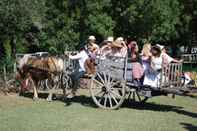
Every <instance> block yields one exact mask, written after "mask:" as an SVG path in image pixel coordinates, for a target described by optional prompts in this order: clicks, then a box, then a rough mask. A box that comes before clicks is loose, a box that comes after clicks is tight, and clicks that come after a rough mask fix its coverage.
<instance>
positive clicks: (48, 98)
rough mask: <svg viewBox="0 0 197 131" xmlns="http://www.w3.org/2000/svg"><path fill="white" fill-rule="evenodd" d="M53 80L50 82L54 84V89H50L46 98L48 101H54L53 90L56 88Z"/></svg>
mask: <svg viewBox="0 0 197 131" xmlns="http://www.w3.org/2000/svg"><path fill="white" fill-rule="evenodd" d="M53 82H54V80H53V79H52V83H50V84H52V85H51V86H53V87H52V89H50V90H49V95H48V97H47V99H46V100H47V101H52V97H53V91H54V88H55V87H54V83H53Z"/></svg>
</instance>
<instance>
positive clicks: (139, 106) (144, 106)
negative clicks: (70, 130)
mask: <svg viewBox="0 0 197 131" xmlns="http://www.w3.org/2000/svg"><path fill="white" fill-rule="evenodd" d="M23 96H24V97H28V98H31V99H32V98H33V94H32V93H25V94H23ZM47 96H48V94H47V93H39V98H47ZM56 100H59V101H62V102H65V106H66V107H67V106H70V105H72V103H79V104H81V105H83V106H87V107H92V108H98V107H97V106H96V104H95V103H94V102H93V100H92V98H91V97H88V96H85V95H81V96H75V97H73V98H72V99H62V97H57V98H56ZM121 108H132V109H136V110H150V111H159V112H169V111H171V112H176V113H178V114H181V115H185V116H189V117H192V118H197V113H193V112H189V111H186V110H183V107H180V106H173V105H163V104H157V103H153V102H151V103H150V102H147V103H139V102H131V101H129V100H125V101H124V103H123V104H122V106H121V107H120V109H121Z"/></svg>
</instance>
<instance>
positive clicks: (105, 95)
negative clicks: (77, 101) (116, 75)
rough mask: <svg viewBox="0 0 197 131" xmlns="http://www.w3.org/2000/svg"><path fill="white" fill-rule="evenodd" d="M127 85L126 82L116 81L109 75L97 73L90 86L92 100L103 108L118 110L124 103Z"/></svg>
mask: <svg viewBox="0 0 197 131" xmlns="http://www.w3.org/2000/svg"><path fill="white" fill-rule="evenodd" d="M125 85H126V84H125V82H124V81H118V80H114V79H113V78H112V77H111V75H110V74H109V73H108V74H106V72H101V73H96V75H95V76H93V77H92V79H91V84H90V92H91V96H92V99H93V101H94V102H95V104H96V105H97V106H99V107H101V108H104V109H117V108H118V107H120V106H121V105H122V103H123V102H124V98H125ZM120 92H121V93H120Z"/></svg>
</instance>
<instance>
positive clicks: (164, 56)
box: [161, 53, 173, 64]
mask: <svg viewBox="0 0 197 131" xmlns="http://www.w3.org/2000/svg"><path fill="white" fill-rule="evenodd" d="M161 56H162V58H163V60H164V61H163V62H164V64H169V63H171V62H172V61H173V58H172V57H170V56H169V55H168V54H167V53H161Z"/></svg>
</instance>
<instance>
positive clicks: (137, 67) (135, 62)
mask: <svg viewBox="0 0 197 131" xmlns="http://www.w3.org/2000/svg"><path fill="white" fill-rule="evenodd" d="M128 51H129V52H128V57H130V59H131V63H132V78H133V82H134V84H135V85H137V86H140V85H141V82H140V80H141V78H142V76H143V73H144V71H143V67H142V65H141V64H140V63H139V55H138V45H137V42H136V41H131V42H130V43H129V45H128Z"/></svg>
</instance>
